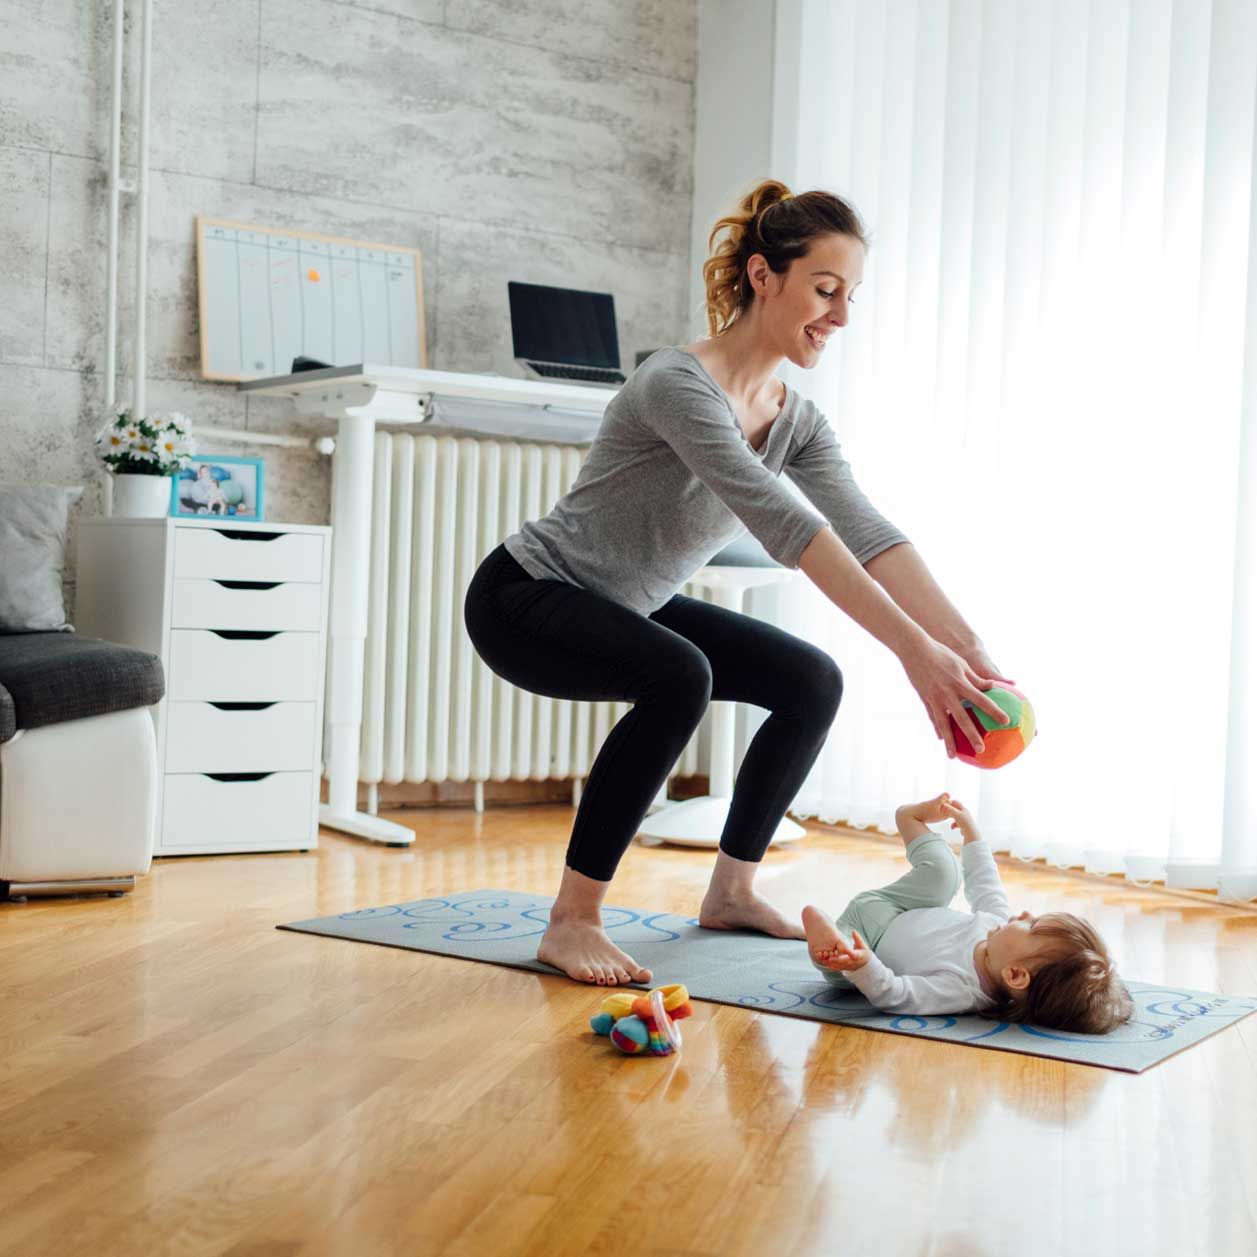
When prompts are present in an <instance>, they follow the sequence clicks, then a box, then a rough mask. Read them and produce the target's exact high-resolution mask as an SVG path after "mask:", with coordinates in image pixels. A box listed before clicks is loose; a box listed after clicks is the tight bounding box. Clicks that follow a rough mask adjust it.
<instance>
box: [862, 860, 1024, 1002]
mask: <svg viewBox="0 0 1257 1257" xmlns="http://www.w3.org/2000/svg"><path fill="white" fill-rule="evenodd" d="M960 863H961V867H962V868H963V870H964V875H965V898H966V899H967V900H968V901H969V907H970V908H972V909H973V911H972V912H957V911H955V909H953V908H909V909H908V910H907V911H906V912H901V913H900V914H899V915H898V916H897V917H896V918H895V919H894V920H893V921H892V922H891V923H890V924H889V925H888V926H887V927H886V932H885V933H884V934H883V935H882V937H881V939H880V940H879V941H878V944H877V948H876V950H875V951H874V953H873V954H872V955H871V956H870V957H869V959H868V963H867V964H865V965H864V966H863V968H860V969H853V970H851V971H849V972H848V973H847V974H846V975H845V976H846V977H847V978H849V979H850V980H851V982H852V984H853V985H854V986H856V987H857V988H858V989H859V990H860V992H861V993H862V994H863V995H864V997H865V998H866V999H867V1000H868V1001H869V1003H870V1004H872V1005H873V1006H874V1007H875V1008H880V1009H881V1010H882V1011H883V1012H888V1013H918V1014H921V1015H923V1016H934V1015H937V1014H941V1013H967V1012H973V1011H976V1010H981V1009H984V1008H989V1007H991V1006H992V1005H993V1004H994V1003H995V1001H994V1000H993V999H992V998H991V997H990V996H989V995H987V993H986V992H985V991H984V990H983V989H982V984H981V982H980V981H979V980H978V971H977V969H976V968H975V967H974V963H973V949H974V948H975V947H976V946H977V945H978V943H979V942H981V941H982V939H984V938H985V937H986V936H987V934H988V933H989V932H990V931H991V929H992V927H993V926H997V925H1003V924H1004V923H1005V922H1006V921H1007V920H1008V918H1009V916H1010V915H1011V913H1010V911H1009V907H1008V896H1007V895H1005V893H1004V887H1003V884H1002V883H1001V882H1000V876H999V869H998V868H997V867H996V865H995V859H994V857H993V856H992V854H991V848H990V845H989V844H988V843H987V842H986V841H985V840H984V839H979V840H978V841H977V842H968V843H965V845H964V846H963V847H962V848H961V856H960Z"/></svg>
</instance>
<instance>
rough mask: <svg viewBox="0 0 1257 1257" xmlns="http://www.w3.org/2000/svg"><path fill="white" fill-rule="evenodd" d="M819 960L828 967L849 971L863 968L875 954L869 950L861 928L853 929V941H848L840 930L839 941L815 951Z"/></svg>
mask: <svg viewBox="0 0 1257 1257" xmlns="http://www.w3.org/2000/svg"><path fill="white" fill-rule="evenodd" d="M813 954H814V955H815V957H816V959H817V961H818V962H819V963H820V964H822V965H824V966H825V968H826V969H839V970H841V971H842V972H844V973H849V972H851V971H852V970H853V969H863V968H864V966H865V965H866V964H868V962H869V957H870V956H871V955H872V954H873V953H872V952H871V951H869V949H868V947H867V946H866V944H865V942H864V940H863V939H862V938H861V937H860V931H859V930H852V931H851V942H850V943H848V942H847V940H846V939H845V938H843V936H842V934H841V932H838V941H837V942H836V943H834V944H832V945H831V946H829V947H825V948H821V949H818V950H816V951H815V952H814V953H813Z"/></svg>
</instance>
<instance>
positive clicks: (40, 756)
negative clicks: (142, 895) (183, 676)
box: [0, 707, 157, 898]
mask: <svg viewBox="0 0 1257 1257" xmlns="http://www.w3.org/2000/svg"><path fill="white" fill-rule="evenodd" d="M156 813H157V744H156V739H155V738H154V735H153V720H152V717H151V715H150V714H149V709H148V708H147V707H134V708H131V709H130V710H129V711H119V712H111V713H110V714H108V715H105V716H89V717H87V718H86V719H83V720H67V721H64V722H63V723H61V724H54V725H44V726H42V727H41V728H38V729H21V730H19V731H18V733H17V735H16V736H15V737H13V738H11V739H10V740H9V741H8V742H4V743H0V883H7V890H8V893H9V895H10V897H13V898H16V897H20V896H22V895H25V894H77V893H81V892H82V891H87V890H93V891H109V892H117V891H122V890H127V889H130V887H131V886H133V885H134V879H135V877H136V876H137V875H139V874H143V873H147V872H148V870H149V866H150V865H151V864H152V859H153V835H154V830H155V822H156Z"/></svg>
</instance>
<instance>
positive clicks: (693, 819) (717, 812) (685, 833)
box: [637, 795, 807, 847]
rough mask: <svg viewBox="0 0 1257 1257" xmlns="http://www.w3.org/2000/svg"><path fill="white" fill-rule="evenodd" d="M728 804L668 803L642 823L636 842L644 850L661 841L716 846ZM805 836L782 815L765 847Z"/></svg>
mask: <svg viewBox="0 0 1257 1257" xmlns="http://www.w3.org/2000/svg"><path fill="white" fill-rule="evenodd" d="M729 803H730V800H728V799H721V798H714V797H712V796H710V795H704V796H703V797H702V798H699V799H685V800H683V801H682V802H680V803H669V804H668V806H667V807H663V808H660V809H659V811H657V812H653V813H652V814H651V815H650V816H648V817H647V818H646V819H645V820H644V821H642V824H641V828H640V829H638V831H637V841H638V842H640V843H641V844H642V846H644V847H658V846H660V845H661V844H663V843H665V842H671V843H676V844H677V845H678V846H683V847H718V846H720V835H721V834H722V833H724V828H725V820H726V819H727V818H728V815H729ZM806 833H807V830H806V829H804V828H803V826H802V825H797V824H795V822H794V821H792V820H791V819H790V818H789V817H788V816H783V817H782V818H781V823H780V824H779V825H778V826H777V831H776V833H774V834H773V837H772V841H771V842H770V843H769V844H768V845H769V846H770V847H780V846H783V845H784V844H786V843H791V842H798V841H799V839H800V838H802V837H803V836H804V835H805V834H806Z"/></svg>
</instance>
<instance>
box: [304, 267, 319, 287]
mask: <svg viewBox="0 0 1257 1257" xmlns="http://www.w3.org/2000/svg"><path fill="white" fill-rule="evenodd" d="M306 278H307V279H308V280H310V281H311V282H312V283H315V284H317V283H318V282H319V279H320V278H321V276H320V275H319V273H318V271H316V270H314V269H311V270H308V271H306Z"/></svg>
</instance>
